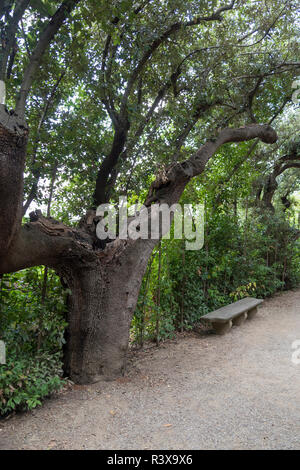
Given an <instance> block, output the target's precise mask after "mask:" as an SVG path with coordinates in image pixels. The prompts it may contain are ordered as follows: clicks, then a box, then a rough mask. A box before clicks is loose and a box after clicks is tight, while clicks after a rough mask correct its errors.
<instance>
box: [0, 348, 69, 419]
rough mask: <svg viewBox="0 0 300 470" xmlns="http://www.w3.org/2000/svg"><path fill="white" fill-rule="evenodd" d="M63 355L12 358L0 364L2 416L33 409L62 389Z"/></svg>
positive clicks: (0, 407)
mask: <svg viewBox="0 0 300 470" xmlns="http://www.w3.org/2000/svg"><path fill="white" fill-rule="evenodd" d="M61 375H62V370H61V363H60V354H59V353H57V354H54V355H53V354H52V355H50V354H47V353H43V354H40V355H36V356H35V357H32V356H27V357H26V356H24V357H19V356H18V357H16V356H15V357H11V356H10V355H9V357H8V359H7V364H5V365H0V415H6V414H7V413H9V412H11V411H15V410H31V409H33V408H35V407H36V406H38V405H41V400H42V399H43V398H45V397H47V396H49V395H50V393H52V392H54V391H57V390H59V389H61V388H62V386H63V385H64V383H65V381H64V380H63V379H62V378H61Z"/></svg>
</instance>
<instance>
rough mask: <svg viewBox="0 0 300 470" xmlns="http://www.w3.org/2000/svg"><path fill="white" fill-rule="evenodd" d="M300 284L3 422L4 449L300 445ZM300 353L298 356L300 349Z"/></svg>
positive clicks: (1, 440) (0, 430)
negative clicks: (228, 324)
mask: <svg viewBox="0 0 300 470" xmlns="http://www.w3.org/2000/svg"><path fill="white" fill-rule="evenodd" d="M297 339H298V340H300V290H297V291H290V292H287V293H284V294H282V295H280V296H276V297H275V298H273V299H271V300H268V301H265V303H264V304H263V307H262V308H261V309H260V310H259V313H258V315H257V317H256V319H254V320H252V321H248V322H246V323H245V324H244V325H242V326H240V327H236V328H233V329H232V330H231V332H230V333H229V334H227V335H226V336H223V337H221V336H216V335H214V334H207V333H205V334H196V333H192V334H188V335H186V336H183V337H179V338H178V339H177V340H176V341H171V342H169V343H167V344H164V345H163V346H162V347H161V348H160V349H158V350H156V349H154V348H152V349H148V350H147V351H145V352H139V353H137V354H134V355H133V357H132V361H131V365H130V368H129V375H128V377H126V378H124V379H120V380H118V381H115V382H110V383H98V384H94V385H92V386H88V387H79V386H77V387H75V388H74V389H72V390H70V391H68V392H65V393H63V394H60V395H59V396H56V397H54V398H52V399H50V400H47V401H46V403H45V405H44V406H43V407H42V408H40V409H37V410H35V411H33V412H31V413H23V414H20V415H17V416H14V417H12V418H11V419H10V420H8V421H0V449H256V448H260V449H300V393H299V392H300V364H299V365H296V364H293V362H292V360H291V359H292V353H293V350H292V343H293V342H294V341H295V340H297ZM299 357H300V355H299Z"/></svg>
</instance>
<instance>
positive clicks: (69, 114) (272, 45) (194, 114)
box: [0, 0, 299, 382]
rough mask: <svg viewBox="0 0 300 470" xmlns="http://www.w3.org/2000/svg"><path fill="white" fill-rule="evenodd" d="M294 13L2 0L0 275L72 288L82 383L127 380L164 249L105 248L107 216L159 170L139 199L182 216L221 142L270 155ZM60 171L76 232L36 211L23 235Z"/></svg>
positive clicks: (172, 3) (272, 7)
mask: <svg viewBox="0 0 300 470" xmlns="http://www.w3.org/2000/svg"><path fill="white" fill-rule="evenodd" d="M295 16H296V4H295V2H293V1H286V2H284V3H282V1H281V0H280V1H278V0H266V1H264V2H256V1H232V2H226V1H225V0H224V1H217V0H213V1H201V2H200V1H199V0H189V1H186V2H182V1H177V0H169V1H153V0H145V1H143V0H141V1H140V2H133V1H128V0H110V1H106V0H102V1H98V0H97V1H96V0H86V1H84V0H64V1H63V2H58V1H52V2H49V1H46V0H45V1H41V0H35V1H29V0H25V1H24V0H15V1H14V0H5V1H2V2H1V4H0V20H1V28H2V29H1V41H2V43H1V47H2V49H1V61H0V80H1V81H2V82H1V83H2V85H3V83H5V84H6V92H7V103H6V104H7V107H6V106H5V105H4V104H1V105H0V228H1V236H0V273H9V272H14V271H17V270H20V269H24V268H27V267H32V266H37V265H45V266H49V267H51V268H53V269H54V270H55V271H56V272H57V273H58V275H59V276H60V277H61V278H62V280H63V282H65V283H66V284H67V285H68V287H69V289H70V291H71V296H70V301H69V305H68V323H69V326H68V331H67V347H66V352H65V369H66V372H67V373H68V374H69V375H70V376H71V378H72V379H73V380H75V381H78V382H88V381H91V380H95V379H96V378H97V377H99V376H105V377H114V376H116V375H118V374H121V373H122V372H123V371H124V369H125V363H126V352H127V348H128V336H129V328H130V323H131V318H132V315H133V312H134V309H135V305H136V301H137V297H138V293H139V289H140V284H141V280H142V277H143V274H144V272H145V269H146V266H147V263H148V259H149V256H150V255H151V252H152V251H153V249H154V247H155V245H156V244H157V242H158V239H156V240H150V239H149V240H142V239H138V240H131V239H128V240H123V239H116V240H113V241H111V242H109V243H107V244H106V246H103V245H102V244H101V243H99V240H98V239H97V236H96V224H97V221H98V218H97V217H96V208H97V206H98V205H99V204H102V203H106V202H116V201H117V198H118V196H119V195H124V194H130V192H131V191H133V189H134V190H135V192H136V193H138V192H139V191H141V194H142V195H143V194H144V193H145V191H144V188H145V185H146V183H147V184H149V182H151V176H152V175H154V174H155V172H156V178H155V179H154V180H152V183H151V185H149V190H148V193H145V194H144V199H143V201H142V202H144V204H145V205H146V207H147V208H148V210H149V212H150V208H151V205H152V204H153V203H167V204H170V205H171V204H173V203H176V202H178V201H179V200H180V197H181V195H182V193H183V191H184V189H185V188H186V186H187V185H188V183H189V182H190V181H191V179H192V178H194V177H197V175H199V174H201V173H202V172H203V171H204V170H205V167H206V165H207V163H208V162H209V160H210V159H211V158H212V157H213V155H214V154H215V153H216V152H218V150H219V149H220V148H221V147H222V146H224V145H225V144H229V145H230V144H231V143H240V142H244V141H245V142H246V141H252V140H253V139H258V140H259V141H262V142H263V143H267V144H273V143H274V142H275V141H276V139H277V135H276V132H275V131H274V130H273V128H272V127H271V125H270V124H271V123H272V121H273V119H274V115H278V113H280V112H281V111H282V109H283V108H284V104H285V103H286V102H287V101H288V100H289V99H290V95H291V83H292V81H293V79H294V78H295V75H296V73H297V68H299V63H298V62H297V60H296V58H295V57H296V50H297V48H296V44H297V38H296V28H295V27H294V26H293V25H294V20H295ZM8 107H9V108H10V109H8ZM29 130H30V132H29ZM254 142H256V141H254ZM26 152H28V158H27V159H26ZM228 153H229V154H230V152H228ZM48 170H49V173H47V171H48ZM53 171H54V173H55V174H56V173H57V174H58V175H57V181H58V183H60V184H61V191H63V188H64V187H65V186H66V184H67V183H68V181H70V180H72V184H73V187H74V186H75V189H76V190H75V191H73V193H72V195H73V196H72V197H73V198H74V199H75V198H77V199H78V201H79V203H77V204H76V201H74V200H73V201H72V204H71V206H70V207H72V208H73V209H74V211H75V209H76V208H77V210H78V214H77V215H80V221H79V223H78V224H77V225H76V226H74V223H72V221H71V220H70V223H69V224H68V223H67V221H66V216H65V215H64V217H63V221H61V222H58V221H57V220H54V219H52V218H50V217H44V216H43V215H42V213H41V212H40V211H35V212H34V213H31V215H30V221H28V222H27V223H25V224H23V225H22V215H23V214H24V213H25V212H26V210H27V209H28V207H29V205H30V203H31V202H32V201H34V200H35V201H39V185H40V182H41V181H42V180H43V178H45V177H47V176H49V177H50V174H52V173H53ZM51 172H52V173H51ZM24 187H25V191H24ZM73 215H74V214H73ZM63 222H64V223H63Z"/></svg>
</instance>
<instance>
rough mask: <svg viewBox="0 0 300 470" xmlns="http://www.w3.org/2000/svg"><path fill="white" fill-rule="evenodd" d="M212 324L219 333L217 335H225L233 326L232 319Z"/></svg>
mask: <svg viewBox="0 0 300 470" xmlns="http://www.w3.org/2000/svg"><path fill="white" fill-rule="evenodd" d="M212 326H213V328H214V330H215V332H216V333H217V335H225V333H228V331H229V330H230V328H231V327H232V321H231V320H230V321H229V322H226V323H220V322H213V323H212Z"/></svg>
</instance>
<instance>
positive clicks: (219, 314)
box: [201, 297, 263, 323]
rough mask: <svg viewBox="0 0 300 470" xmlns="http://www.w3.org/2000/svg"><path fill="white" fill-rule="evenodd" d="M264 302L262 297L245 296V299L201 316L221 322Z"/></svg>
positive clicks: (204, 318)
mask: <svg viewBox="0 0 300 470" xmlns="http://www.w3.org/2000/svg"><path fill="white" fill-rule="evenodd" d="M262 302H263V300H262V299H255V298H254V297H245V298H244V299H241V300H238V301H237V302H234V303H232V304H230V305H226V307H221V308H219V309H218V310H214V311H213V312H210V313H207V314H206V315H203V317H201V320H202V319H203V320H210V321H216V322H220V323H225V322H227V321H229V320H232V319H233V318H235V317H237V316H238V315H240V314H241V313H244V312H247V311H248V310H251V309H252V308H255V307H257V305H259V304H261V303H262Z"/></svg>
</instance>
